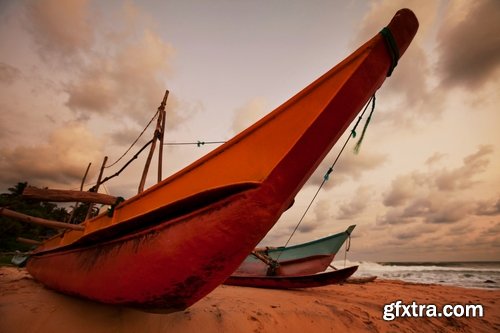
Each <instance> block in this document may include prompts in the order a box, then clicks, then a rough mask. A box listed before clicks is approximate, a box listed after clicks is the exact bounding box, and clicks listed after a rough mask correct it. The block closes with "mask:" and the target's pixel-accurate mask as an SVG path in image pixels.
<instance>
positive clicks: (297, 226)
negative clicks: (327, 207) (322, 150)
mask: <svg viewBox="0 0 500 333" xmlns="http://www.w3.org/2000/svg"><path fill="white" fill-rule="evenodd" d="M374 98H375V94H373V96H372V97H370V99H369V100H368V102H367V103H366V106H365V108H364V109H363V112H361V115H360V116H359V117H358V120H357V121H356V124H355V125H354V127H353V128H352V130H351V135H349V136H348V137H347V139H346V140H345V142H344V145H343V146H342V149H340V151H339V153H338V154H337V157H336V158H335V160H334V161H333V163H332V165H331V166H330V168H329V169H328V171H327V172H326V174H325V176H324V177H323V181H322V182H321V184H320V185H319V187H318V190H317V191H316V193H315V194H314V196H313V198H312V200H311V202H309V205H308V206H307V208H306V210H305V211H304V213H303V214H302V216H301V217H300V220H299V222H298V223H297V225H296V226H295V228H294V229H293V232H292V234H291V235H290V237H288V240H287V241H286V244H285V245H284V246H283V247H287V246H288V243H289V242H290V240H291V239H292V237H293V235H294V234H295V232H296V231H297V229H298V228H299V226H300V224H301V223H302V221H303V220H304V218H305V216H306V214H307V212H308V211H309V209H310V208H311V206H312V204H313V202H314V200H315V199H316V197H317V196H318V194H319V191H320V190H321V188H322V187H323V185H325V183H326V181H327V180H328V177H329V176H330V174H331V173H332V171H333V167H334V166H335V164H336V163H337V161H338V160H339V158H340V155H341V154H342V152H343V151H344V149H345V147H346V146H347V143H348V142H349V140H350V139H351V137H352V138H354V137H356V127H357V126H358V124H359V122H360V121H361V119H362V118H363V115H364V114H365V112H366V109H368V106H369V105H370V103H372V101H373V99H374ZM281 253H283V251H282V252H280V254H278V257H277V258H276V261H278V259H279V257H280V256H281Z"/></svg>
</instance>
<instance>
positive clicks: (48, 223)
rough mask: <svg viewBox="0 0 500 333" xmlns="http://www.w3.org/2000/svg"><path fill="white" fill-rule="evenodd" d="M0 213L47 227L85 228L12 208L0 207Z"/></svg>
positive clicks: (81, 229)
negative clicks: (23, 212)
mask: <svg viewBox="0 0 500 333" xmlns="http://www.w3.org/2000/svg"><path fill="white" fill-rule="evenodd" d="M0 215H3V216H6V217H10V218H13V219H16V220H19V221H22V222H26V223H31V224H38V225H43V226H45V227H49V228H55V229H71V230H80V231H83V230H85V227H83V226H81V225H78V224H69V223H64V222H59V221H52V220H47V219H43V218H40V217H34V216H30V215H26V214H22V213H18V212H15V211H13V210H10V209H7V208H3V207H0Z"/></svg>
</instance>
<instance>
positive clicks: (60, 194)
mask: <svg viewBox="0 0 500 333" xmlns="http://www.w3.org/2000/svg"><path fill="white" fill-rule="evenodd" d="M22 196H23V197H24V198H27V199H36V200H42V201H50V202H72V201H75V202H85V203H100V204H105V205H112V204H114V203H115V202H116V199H117V198H116V197H114V196H112V195H108V194H103V193H95V192H84V191H73V190H56V189H48V188H46V189H42V188H37V187H33V186H27V187H26V188H25V189H24V191H23V194H22Z"/></svg>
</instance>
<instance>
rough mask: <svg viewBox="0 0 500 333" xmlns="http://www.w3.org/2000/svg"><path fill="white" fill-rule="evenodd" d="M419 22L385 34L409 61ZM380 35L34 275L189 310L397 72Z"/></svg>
mask: <svg viewBox="0 0 500 333" xmlns="http://www.w3.org/2000/svg"><path fill="white" fill-rule="evenodd" d="M417 27H418V22H417V20H416V18H415V16H414V14H413V13H412V12H411V11H409V10H402V11H400V12H398V14H397V15H396V16H395V18H394V19H393V20H392V21H391V23H390V24H389V26H388V28H389V30H391V31H392V33H393V35H394V40H395V42H396V43H397V46H398V48H399V54H402V53H403V52H404V50H406V48H407V47H408V45H409V43H410V41H411V40H412V38H413V36H414V35H415V33H416V30H417ZM391 62H392V60H391V54H390V53H389V52H388V51H387V46H386V41H385V40H384V38H383V37H382V36H381V35H380V34H378V35H376V36H375V37H374V38H373V39H371V40H370V41H368V42H367V43H366V44H365V45H363V46H362V47H361V48H360V49H358V50H357V51H356V52H354V53H353V54H352V55H351V56H349V57H348V58H346V60H344V61H343V62H342V63H340V64H339V65H338V66H336V67H335V68H333V69H332V70H330V71H329V72H328V73H326V74H325V75H323V76H322V77H321V78H319V79H318V80H316V81H315V82H313V83H312V84H311V85H309V86H308V87H306V88H305V89H304V90H303V91H301V92H300V93H298V94H297V95H296V96H294V97H293V98H291V99H290V100H289V101H288V102H286V103H285V104H283V105H282V106H280V107H279V108H277V109H276V110H275V111H273V112H272V113H270V114H269V115H267V116H266V117H264V118H263V119H261V120H260V121H259V122H257V123H256V124H254V125H253V126H251V127H250V128H248V129H247V130H245V131H243V132H242V133H240V134H239V135H237V136H236V137H235V138H233V139H232V140H230V141H229V142H227V143H226V144H224V145H222V146H221V147H219V148H218V149H216V150H214V151H213V152H211V153H209V154H208V155H207V156H205V157H203V158H201V159H200V160H198V161H196V162H194V163H193V164H192V165H190V166H188V167H187V168H185V169H183V170H181V171H180V172H178V173H176V174H174V175H173V176H171V177H169V178H167V179H165V180H164V181H162V182H160V183H159V184H157V185H155V186H153V187H152V188H150V189H148V190H146V191H145V192H143V193H141V194H139V195H137V196H135V197H133V198H130V199H128V200H126V201H125V202H123V203H122V204H120V205H118V206H117V207H116V208H115V210H114V213H113V216H112V217H109V216H107V215H100V216H98V217H96V218H94V219H92V220H89V221H86V222H84V223H83V224H82V225H83V226H84V227H85V230H84V231H66V232H64V233H62V234H61V235H58V236H57V237H54V238H52V239H50V240H48V241H46V242H44V243H43V244H42V245H41V246H39V247H38V248H37V249H36V250H35V251H34V253H33V255H32V257H31V258H30V259H29V261H28V264H27V268H28V271H29V272H30V273H31V274H32V275H33V277H35V278H36V279H37V280H38V281H40V282H42V283H43V284H45V285H47V286H48V287H50V288H53V289H55V290H58V291H61V292H64V293H67V294H71V295H78V296H80V297H84V298H88V299H92V300H96V301H100V302H104V303H110V304H119V305H126V306H134V307H141V308H147V309H150V310H153V311H173V310H179V309H184V308H185V307H188V306H190V305H191V304H193V303H194V302H196V301H197V300H199V299H200V298H202V297H203V296H205V295H206V294H208V293H209V292H210V291H211V290H213V289H214V288H215V287H216V286H217V285H219V284H221V283H223V282H224V280H225V279H226V278H227V277H228V276H229V275H230V274H231V273H232V272H233V271H234V270H235V269H236V268H237V267H238V266H239V264H240V263H241V262H242V261H243V260H244V258H245V257H246V256H247V255H248V254H249V253H250V252H251V251H252V250H253V249H254V247H255V246H256V245H257V243H258V242H259V241H260V240H261V239H262V238H263V237H264V236H265V235H266V234H267V232H268V231H269V230H270V229H271V228H272V227H273V225H274V224H275V223H276V221H277V220H278V219H279V217H280V216H281V214H282V213H283V212H284V211H285V210H286V208H288V207H289V206H290V204H291V203H292V201H293V199H294V197H295V195H296V194H297V193H298V191H299V190H300V188H301V187H302V186H303V185H304V183H305V182H306V180H307V179H308V178H309V177H310V175H311V174H312V173H313V171H314V170H315V169H316V168H317V166H318V165H319V163H320V162H321V160H322V159H323V158H324V157H325V156H326V154H327V153H328V152H329V150H330V149H331V148H332V147H333V145H334V144H335V142H336V141H337V140H338V139H339V137H340V136H341V135H342V133H343V132H344V131H345V129H346V128H347V126H349V124H350V123H351V121H352V120H353V119H354V118H355V117H356V115H357V113H358V112H359V111H360V110H361V108H362V107H363V105H364V104H365V103H366V102H367V101H368V99H369V98H370V97H371V96H372V95H373V93H374V92H375V91H376V90H377V89H378V88H379V87H380V86H381V85H382V83H383V81H384V80H385V77H386V74H387V72H388V70H389V68H390V67H391Z"/></svg>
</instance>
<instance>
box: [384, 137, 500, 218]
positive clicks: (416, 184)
mask: <svg viewBox="0 0 500 333" xmlns="http://www.w3.org/2000/svg"><path fill="white" fill-rule="evenodd" d="M492 152H493V148H492V147H491V146H480V147H479V148H478V149H477V151H476V152H475V153H473V154H470V155H468V156H466V157H465V158H464V159H463V164H462V166H460V167H458V168H455V169H451V170H447V169H444V170H439V171H432V170H431V171H428V172H415V171H414V172H411V173H409V174H406V175H400V176H397V177H396V178H395V179H394V180H393V181H392V183H391V187H390V189H389V191H387V192H385V193H384V194H383V204H384V205H385V206H386V207H389V210H387V211H386V213H385V214H384V215H382V216H380V217H379V218H378V219H377V223H379V224H382V225H383V224H406V223H412V222H418V221H420V222H423V223H431V224H434V223H437V224H440V223H444V224H446V223H456V222H459V221H462V220H464V219H465V218H466V217H468V216H470V215H489V214H491V215H495V214H496V212H497V209H498V207H497V206H500V203H498V202H497V203H495V204H494V203H493V202H484V201H477V202H474V200H470V199H468V200H465V199H460V193H461V192H463V191H465V190H467V189H470V188H472V187H473V186H474V185H476V182H475V181H474V178H475V177H476V176H477V175H479V174H481V173H483V172H484V171H485V170H486V166H487V165H488V162H489V160H488V156H489V155H490V154H492ZM433 156H434V155H433ZM476 200H479V199H476Z"/></svg>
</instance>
